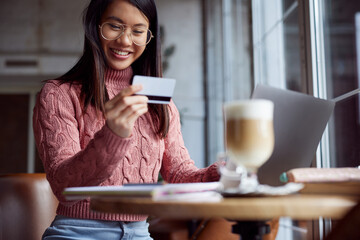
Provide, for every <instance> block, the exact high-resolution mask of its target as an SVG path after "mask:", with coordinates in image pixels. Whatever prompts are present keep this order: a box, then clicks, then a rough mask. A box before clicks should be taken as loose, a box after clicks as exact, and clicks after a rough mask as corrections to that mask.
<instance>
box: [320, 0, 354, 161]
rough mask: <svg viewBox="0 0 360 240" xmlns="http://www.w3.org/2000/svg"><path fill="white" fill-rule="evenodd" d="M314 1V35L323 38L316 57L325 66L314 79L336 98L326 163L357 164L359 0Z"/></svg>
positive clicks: (327, 93) (329, 96)
mask: <svg viewBox="0 0 360 240" xmlns="http://www.w3.org/2000/svg"><path fill="white" fill-rule="evenodd" d="M315 4H316V3H315V2H314V15H315V16H317V17H318V20H319V22H321V23H322V26H320V27H319V28H317V29H316V31H315V37H318V38H321V39H323V42H322V45H318V46H317V48H320V49H316V50H317V52H320V51H322V52H323V58H321V55H318V56H317V61H318V62H320V61H322V62H323V68H324V75H323V78H319V79H315V80H317V81H319V82H320V83H321V84H320V85H322V86H324V88H326V89H325V90H326V95H327V97H328V98H329V99H333V98H334V99H338V100H339V101H338V102H337V104H336V107H335V110H334V114H333V117H332V119H331V121H330V123H329V152H330V154H329V156H330V159H329V163H328V164H329V165H330V166H331V167H356V166H358V165H360V98H359V94H358V93H357V94H356V90H358V89H359V84H360V67H359V66H360V65H359V64H360V2H359V1H357V0H347V1H343V0H332V1H330V0H321V1H319V3H318V5H315ZM352 92H354V93H355V94H354V95H351V93H352ZM350 95H351V96H350ZM342 96H344V97H347V96H349V97H347V98H344V99H343V97H342ZM341 99H343V100H341Z"/></svg>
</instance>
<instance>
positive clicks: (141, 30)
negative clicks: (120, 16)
mask: <svg viewBox="0 0 360 240" xmlns="http://www.w3.org/2000/svg"><path fill="white" fill-rule="evenodd" d="M127 27H130V26H128V25H126V24H120V23H110V22H105V23H103V24H101V25H99V28H100V33H101V36H102V37H103V38H104V39H106V40H116V39H118V38H120V37H121V36H122V35H123V34H124V33H125V30H126V28H127ZM128 36H129V38H130V39H131V41H132V42H133V43H134V44H135V45H138V46H145V45H147V44H148V43H149V42H150V40H151V38H153V37H154V36H153V35H152V33H151V31H150V30H149V29H148V28H146V27H143V26H132V27H131V32H130V34H129V35H128Z"/></svg>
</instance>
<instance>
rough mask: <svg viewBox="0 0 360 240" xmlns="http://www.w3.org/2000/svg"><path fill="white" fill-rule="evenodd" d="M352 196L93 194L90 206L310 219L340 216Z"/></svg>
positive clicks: (178, 214) (180, 215)
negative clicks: (210, 198)
mask: <svg viewBox="0 0 360 240" xmlns="http://www.w3.org/2000/svg"><path fill="white" fill-rule="evenodd" d="M357 201H358V198H357V197H355V196H341V195H315V194H312V195H308V194H296V195H288V196H277V197H242V198H224V199H223V200H222V201H221V202H215V203H211V202H185V201H161V202H158V201H153V200H152V199H149V198H119V197H118V198H117V197H109V196H96V197H93V198H91V208H92V209H93V210H95V211H100V212H109V213H130V214H142V215H144V214H145V215H153V216H158V217H166V218H176V219H194V218H217V217H221V218H227V219H233V220H268V219H272V218H276V217H291V218H292V219H296V220H311V219H318V218H319V217H324V218H333V219H340V218H342V217H343V216H344V215H345V214H346V213H347V212H348V211H349V210H350V209H351V208H352V207H354V206H355V205H356V203H357Z"/></svg>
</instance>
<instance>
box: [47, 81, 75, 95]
mask: <svg viewBox="0 0 360 240" xmlns="http://www.w3.org/2000/svg"><path fill="white" fill-rule="evenodd" d="M80 91H81V86H80V85H79V84H76V83H69V82H63V81H61V80H58V79H53V80H47V81H46V82H45V84H44V85H43V87H42V89H41V92H40V94H41V95H48V94H49V93H51V94H55V95H73V94H75V95H78V94H80Z"/></svg>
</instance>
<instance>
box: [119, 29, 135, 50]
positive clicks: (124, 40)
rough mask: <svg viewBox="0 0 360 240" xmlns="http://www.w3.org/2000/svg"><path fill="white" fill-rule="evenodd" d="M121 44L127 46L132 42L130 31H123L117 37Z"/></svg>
mask: <svg viewBox="0 0 360 240" xmlns="http://www.w3.org/2000/svg"><path fill="white" fill-rule="evenodd" d="M117 41H119V42H120V43H121V44H123V45H126V46H129V45H131V44H132V39H131V33H130V32H128V31H124V32H123V34H122V35H121V36H120V37H119V38H118V39H117Z"/></svg>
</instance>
